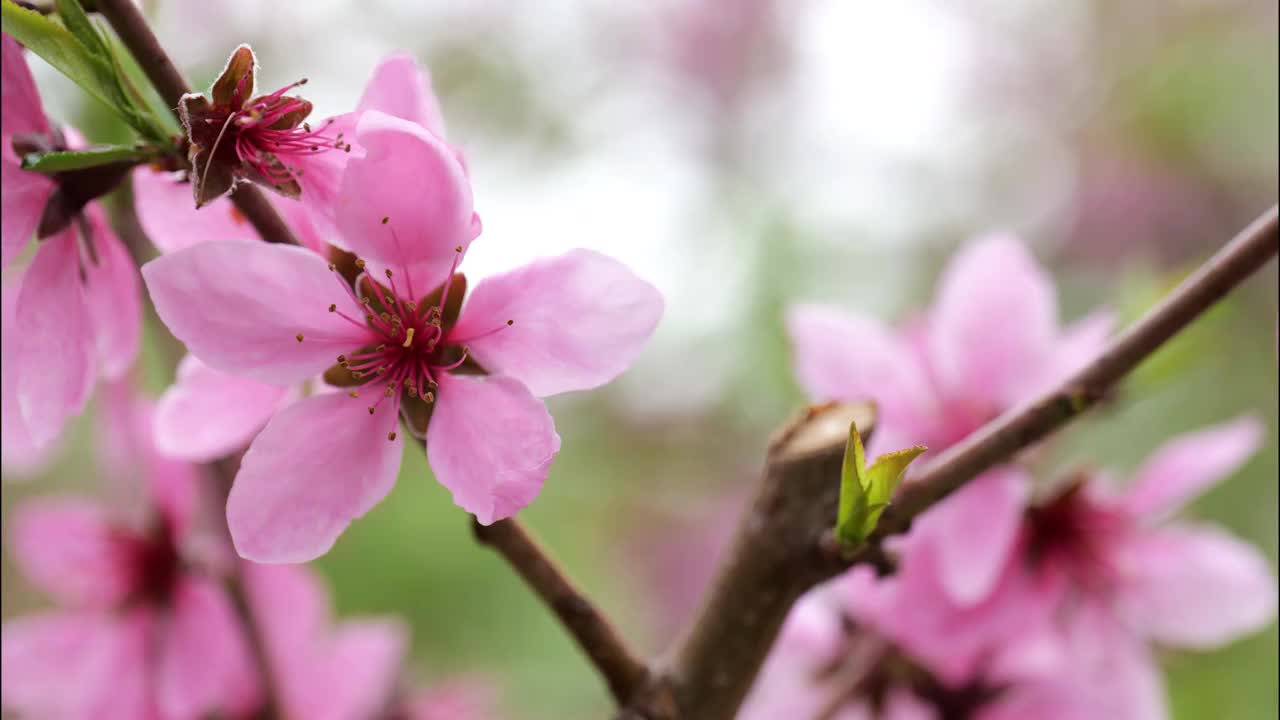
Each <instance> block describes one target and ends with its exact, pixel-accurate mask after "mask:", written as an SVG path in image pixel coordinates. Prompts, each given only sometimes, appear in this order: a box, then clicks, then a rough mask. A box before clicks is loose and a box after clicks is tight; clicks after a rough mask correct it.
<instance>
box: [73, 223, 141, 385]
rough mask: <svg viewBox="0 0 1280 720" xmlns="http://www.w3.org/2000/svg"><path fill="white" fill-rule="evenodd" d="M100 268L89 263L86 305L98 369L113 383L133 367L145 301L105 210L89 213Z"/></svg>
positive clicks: (134, 269) (132, 267)
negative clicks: (108, 221)
mask: <svg viewBox="0 0 1280 720" xmlns="http://www.w3.org/2000/svg"><path fill="white" fill-rule="evenodd" d="M87 213H88V216H89V223H90V227H92V228H93V243H94V247H95V249H96V250H97V254H98V264H97V265H94V264H92V263H89V264H88V265H87V273H86V280H85V289H84V292H85V302H86V305H87V306H88V309H89V318H90V320H91V321H92V322H93V327H94V340H95V345H96V348H97V358H98V368H99V371H100V372H101V374H102V376H103V377H105V378H107V379H108V380H114V379H116V378H119V377H120V376H122V375H124V374H125V373H126V372H127V371H128V370H129V368H131V367H133V361H134V359H135V358H137V356H138V343H139V339H140V338H141V335H142V298H141V287H140V286H141V283H140V282H139V279H138V270H137V268H136V267H135V266H134V263H133V257H132V256H130V255H129V251H128V249H126V248H125V246H124V243H121V242H120V239H119V238H117V237H116V235H115V233H114V232H112V231H111V226H110V225H108V224H107V219H106V217H105V216H104V215H103V214H102V209H101V208H99V207H98V206H97V205H91V206H89V208H88V210H87Z"/></svg>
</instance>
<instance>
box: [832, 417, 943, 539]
mask: <svg viewBox="0 0 1280 720" xmlns="http://www.w3.org/2000/svg"><path fill="white" fill-rule="evenodd" d="M926 449H927V448H925V447H924V446H923V445H917V446H916V447H913V448H907V449H906V450H898V451H897V452H891V453H886V454H884V455H881V456H880V457H878V458H876V461H875V462H874V463H873V464H872V465H871V467H870V468H867V458H866V450H865V449H864V448H863V446H862V437H861V436H860V435H859V434H858V427H857V425H856V424H852V423H851V424H850V425H849V441H848V443H847V444H846V445H845V450H844V465H843V467H842V468H841V472H840V508H839V511H838V513H837V515H836V538H837V539H839V540H840V542H841V544H843V545H844V546H845V547H846V548H853V547H855V546H857V545H858V544H859V543H861V542H862V541H863V540H866V539H867V536H869V535H871V533H872V532H874V531H875V529H876V523H878V522H879V521H880V515H881V514H882V513H883V512H884V509H885V508H887V507H889V501H890V500H891V499H892V498H893V493H894V491H895V490H897V489H898V483H899V482H901V480H902V474H903V473H904V472H906V469H907V466H908V465H910V464H911V461H912V460H915V459H916V458H917V457H920V455H921V453H923V452H924V451H925V450H926Z"/></svg>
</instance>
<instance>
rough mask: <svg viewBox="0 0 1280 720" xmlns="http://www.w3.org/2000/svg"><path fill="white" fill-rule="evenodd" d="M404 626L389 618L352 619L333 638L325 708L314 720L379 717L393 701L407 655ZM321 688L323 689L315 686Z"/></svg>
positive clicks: (317, 711) (327, 666)
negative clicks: (392, 696) (322, 719)
mask: <svg viewBox="0 0 1280 720" xmlns="http://www.w3.org/2000/svg"><path fill="white" fill-rule="evenodd" d="M405 640H406V637H405V628H404V626H403V625H401V624H400V623H398V622H395V621H391V620H349V621H347V622H344V623H342V624H341V625H340V626H339V627H338V629H337V632H336V633H335V635H334V637H333V638H332V639H331V640H330V645H329V648H328V650H329V654H328V657H327V658H326V661H327V662H326V663H325V667H324V670H325V672H324V674H322V675H321V676H320V677H318V678H313V686H312V687H313V688H314V687H315V684H314V683H322V684H323V685H322V687H323V692H322V693H317V695H318V696H320V697H323V698H324V701H325V702H324V704H323V706H322V707H317V708H314V710H315V712H313V713H312V714H309V715H307V717H313V718H317V719H319V718H332V720H343V719H344V718H364V717H376V716H377V714H378V711H379V710H381V709H382V708H384V707H385V706H386V705H387V703H388V701H389V700H390V699H391V695H392V692H393V691H394V690H395V685H396V681H397V680H398V679H399V674H400V666H401V663H402V662H403V661H404V656H405V649H406V643H405ZM316 689H317V690H318V689H320V688H316Z"/></svg>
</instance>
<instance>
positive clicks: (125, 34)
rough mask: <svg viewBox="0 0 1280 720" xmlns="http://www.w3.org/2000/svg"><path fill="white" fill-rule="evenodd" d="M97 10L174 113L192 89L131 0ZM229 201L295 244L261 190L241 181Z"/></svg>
mask: <svg viewBox="0 0 1280 720" xmlns="http://www.w3.org/2000/svg"><path fill="white" fill-rule="evenodd" d="M96 10H97V11H98V12H99V13H101V14H102V16H103V17H105V18H106V19H107V22H109V23H111V27H112V28H113V29H114V30H115V31H116V34H117V35H119V36H120V40H121V42H123V43H124V45H125V47H127V48H128V49H129V52H130V53H132V54H133V57H134V59H135V60H137V61H138V66H139V67H141V68H142V71H143V72H144V73H146V76H147V79H148V80H150V81H151V84H152V85H154V86H155V88H156V90H158V91H159V92H160V97H161V98H163V99H164V101H165V103H166V104H167V105H168V106H169V109H170V111H172V112H173V113H174V115H175V116H176V115H177V108H178V101H179V100H181V99H182V96H183V95H185V94H187V93H189V92H191V86H190V85H188V84H187V81H186V80H185V79H184V78H183V77H182V73H181V72H179V71H178V68H177V66H175V65H174V64H173V61H172V60H171V59H169V54H168V53H166V52H165V51H164V48H163V47H161V45H160V41H159V39H157V38H156V36H155V33H153V32H151V27H150V26H149V25H147V21H146V18H144V17H143V16H142V11H141V10H139V9H138V7H137V6H136V5H134V4H133V1H132V0H98V2H97V7H96ZM231 202H233V203H235V206H236V209H237V210H239V211H240V214H242V215H244V216H245V219H247V220H248V221H249V224H251V225H253V229H254V230H257V231H258V235H260V236H262V239H263V240H265V241H267V242H269V243H284V244H289V245H297V244H299V243H298V238H297V237H296V236H295V235H294V234H293V230H291V229H290V228H289V226H288V224H286V223H285V221H284V219H283V218H281V217H280V213H278V212H276V209H275V208H274V207H272V206H271V203H270V202H269V201H268V200H267V198H266V196H265V195H263V194H262V191H261V190H259V189H258V188H256V187H254V186H253V185H250V184H247V183H241V184H239V185H237V186H236V189H235V191H234V192H232V193H231Z"/></svg>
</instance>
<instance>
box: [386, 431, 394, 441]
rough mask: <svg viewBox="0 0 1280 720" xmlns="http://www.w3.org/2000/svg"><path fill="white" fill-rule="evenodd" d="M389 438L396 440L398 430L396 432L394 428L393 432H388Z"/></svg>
mask: <svg viewBox="0 0 1280 720" xmlns="http://www.w3.org/2000/svg"><path fill="white" fill-rule="evenodd" d="M387 439H388V440H392V441H394V440H395V439H396V432H395V430H392V431H391V432H389V433H387Z"/></svg>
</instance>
